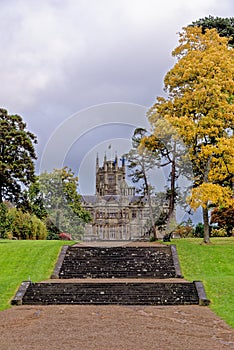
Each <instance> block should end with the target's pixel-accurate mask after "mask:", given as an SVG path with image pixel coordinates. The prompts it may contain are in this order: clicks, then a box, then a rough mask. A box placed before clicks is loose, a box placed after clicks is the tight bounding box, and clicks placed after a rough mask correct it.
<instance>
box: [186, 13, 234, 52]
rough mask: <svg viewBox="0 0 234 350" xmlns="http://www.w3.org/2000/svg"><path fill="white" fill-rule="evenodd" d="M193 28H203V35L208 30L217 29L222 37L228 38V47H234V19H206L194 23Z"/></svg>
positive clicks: (211, 17) (210, 17)
mask: <svg viewBox="0 0 234 350" xmlns="http://www.w3.org/2000/svg"><path fill="white" fill-rule="evenodd" d="M191 26H192V27H202V34H205V31H206V29H212V28H215V29H216V30H217V32H218V33H219V35H220V36H221V37H223V36H224V37H226V38H228V39H229V40H228V45H229V46H231V47H234V17H230V18H223V17H213V16H209V17H205V18H200V19H199V20H197V21H194V22H192V24H191Z"/></svg>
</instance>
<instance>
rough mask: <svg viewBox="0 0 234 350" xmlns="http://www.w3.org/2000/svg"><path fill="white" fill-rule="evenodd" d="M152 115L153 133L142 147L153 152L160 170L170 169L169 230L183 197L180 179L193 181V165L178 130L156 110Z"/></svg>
mask: <svg viewBox="0 0 234 350" xmlns="http://www.w3.org/2000/svg"><path fill="white" fill-rule="evenodd" d="M151 114H153V116H154V128H153V130H152V131H153V133H152V134H151V135H150V136H146V137H143V139H142V140H141V145H142V146H143V147H146V148H147V149H149V150H150V151H151V152H152V156H153V157H154V158H155V164H156V166H157V167H158V168H161V167H167V168H169V178H168V181H169V185H168V188H167V191H166V194H167V199H168V201H169V210H168V218H167V223H168V229H169V226H170V223H172V222H173V221H175V208H176V203H177V202H179V199H180V197H181V196H182V189H181V188H180V189H179V186H178V179H179V178H180V177H181V176H182V175H185V176H186V178H187V179H191V173H192V172H191V165H190V162H189V159H188V154H187V150H186V147H185V146H184V145H183V143H182V142H181V140H180V138H179V137H178V133H177V131H176V129H175V128H174V127H173V126H172V125H171V124H169V123H168V122H167V121H166V120H165V119H163V118H162V117H161V116H159V115H155V113H154V109H150V110H149V111H148V113H147V116H148V118H151ZM179 190H180V191H179ZM181 198H182V197H181ZM181 204H182V203H181Z"/></svg>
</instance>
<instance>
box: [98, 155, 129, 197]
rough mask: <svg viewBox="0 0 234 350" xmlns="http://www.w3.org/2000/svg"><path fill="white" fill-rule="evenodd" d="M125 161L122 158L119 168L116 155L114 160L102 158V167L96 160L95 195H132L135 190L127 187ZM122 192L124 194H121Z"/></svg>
mask: <svg viewBox="0 0 234 350" xmlns="http://www.w3.org/2000/svg"><path fill="white" fill-rule="evenodd" d="M125 176H126V169H125V159H124V157H122V159H121V166H119V164H118V157H117V154H116V155H115V158H114V160H107V157H106V155H105V156H104V160H103V166H101V167H100V166H99V158H98V155H97V158H96V195H99V196H106V195H134V194H135V188H133V187H128V185H127V183H126V181H125ZM123 190H124V193H123Z"/></svg>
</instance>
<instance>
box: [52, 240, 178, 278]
mask: <svg viewBox="0 0 234 350" xmlns="http://www.w3.org/2000/svg"><path fill="white" fill-rule="evenodd" d="M55 277H57V276H55ZM58 277H59V278H64V279H65V278H66V279H67V278H142V277H143V278H173V277H178V276H177V275H176V271H175V265H174V261H173V256H172V252H171V249H170V246H164V247H163V246H162V247H157V249H155V248H153V247H147V249H146V248H145V247H115V248H113V247H111V248H103V247H102V248H97V247H80V248H79V249H77V248H75V247H69V248H68V249H67V250H66V254H65V257H64V259H63V262H62V266H61V268H59V275H58Z"/></svg>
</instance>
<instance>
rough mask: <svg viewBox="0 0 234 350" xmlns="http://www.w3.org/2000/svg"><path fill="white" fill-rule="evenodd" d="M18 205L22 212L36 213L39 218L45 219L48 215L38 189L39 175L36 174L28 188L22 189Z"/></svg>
mask: <svg viewBox="0 0 234 350" xmlns="http://www.w3.org/2000/svg"><path fill="white" fill-rule="evenodd" d="M18 207H19V208H20V209H22V210H23V211H24V212H29V213H30V214H31V215H36V216H37V217H38V218H39V219H41V220H45V219H46V218H47V216H48V214H47V211H46V209H45V205H44V201H43V197H42V193H41V191H40V183H39V177H38V176H36V178H35V182H33V183H32V184H31V185H30V186H29V188H28V189H26V190H24V191H23V193H22V197H21V200H20V202H19V203H18Z"/></svg>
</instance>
